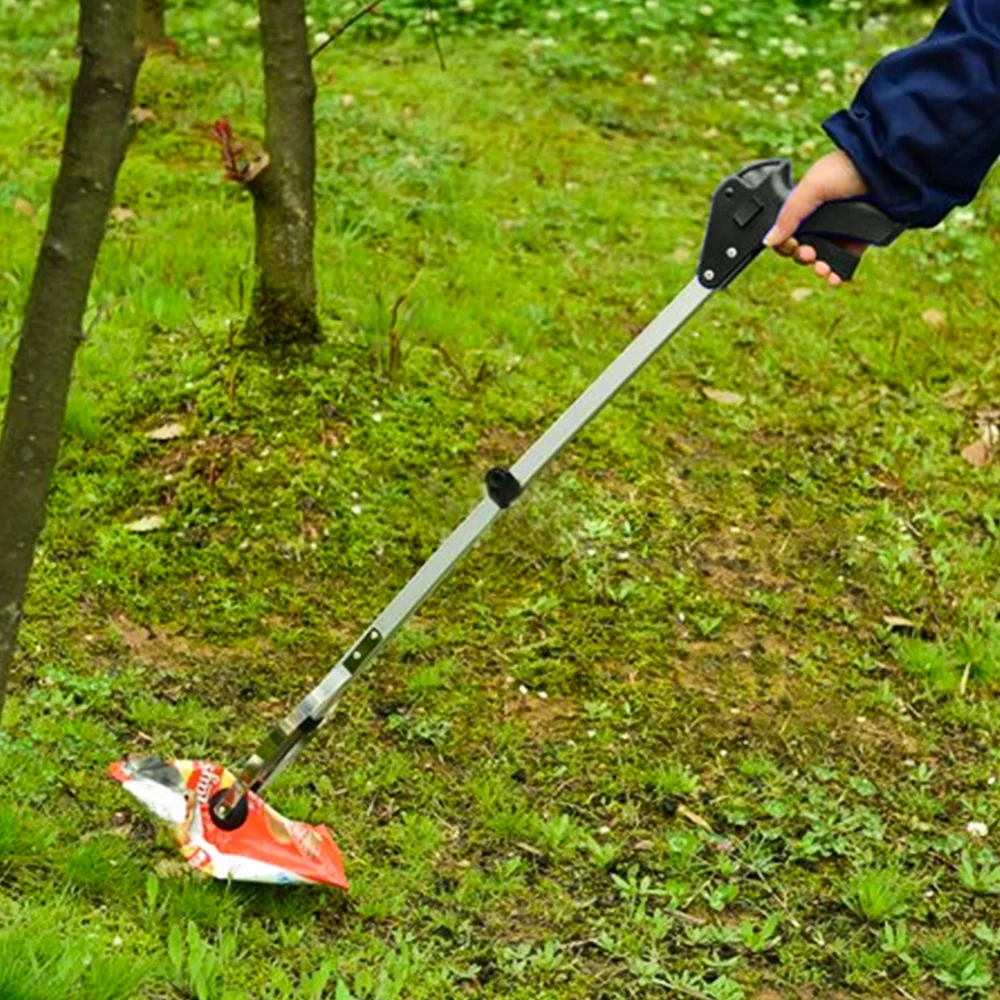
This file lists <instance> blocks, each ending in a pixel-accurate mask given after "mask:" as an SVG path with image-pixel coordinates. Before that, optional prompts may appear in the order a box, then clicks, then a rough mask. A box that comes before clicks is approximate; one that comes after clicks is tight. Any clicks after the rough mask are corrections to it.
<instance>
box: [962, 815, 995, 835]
mask: <svg viewBox="0 0 1000 1000" xmlns="http://www.w3.org/2000/svg"><path fill="white" fill-rule="evenodd" d="M965 829H966V831H967V833H968V834H969V836H970V837H985V836H986V835H987V834H988V833H989V832H990V828H989V827H988V826H987V825H986V824H985V823H980V822H979V821H978V820H975V819H974V820H972V822H970V823H967V824H966V825H965Z"/></svg>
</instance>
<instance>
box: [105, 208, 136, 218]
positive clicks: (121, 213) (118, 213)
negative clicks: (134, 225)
mask: <svg viewBox="0 0 1000 1000" xmlns="http://www.w3.org/2000/svg"><path fill="white" fill-rule="evenodd" d="M108 214H109V215H110V216H111V218H112V219H113V220H114V221H115V222H130V221H131V220H132V219H134V218H135V212H133V211H132V209H131V208H126V207H125V206H124V205H115V207H114V208H113V209H111V211H110V212H109V213H108Z"/></svg>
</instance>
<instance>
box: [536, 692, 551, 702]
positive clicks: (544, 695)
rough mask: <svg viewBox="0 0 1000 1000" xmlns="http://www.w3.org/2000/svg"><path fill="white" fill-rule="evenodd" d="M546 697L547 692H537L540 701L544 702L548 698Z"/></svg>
mask: <svg viewBox="0 0 1000 1000" xmlns="http://www.w3.org/2000/svg"><path fill="white" fill-rule="evenodd" d="M548 696H549V692H548V691H539V692H538V697H539V698H541V699H542V701H545V699H546V698H548Z"/></svg>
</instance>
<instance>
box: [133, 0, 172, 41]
mask: <svg viewBox="0 0 1000 1000" xmlns="http://www.w3.org/2000/svg"><path fill="white" fill-rule="evenodd" d="M166 7H167V0H139V37H140V38H141V39H142V43H143V45H145V46H146V47H147V48H162V47H163V46H165V45H166V44H167V26H166V14H165V12H166Z"/></svg>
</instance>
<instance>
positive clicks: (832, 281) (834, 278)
mask: <svg viewBox="0 0 1000 1000" xmlns="http://www.w3.org/2000/svg"><path fill="white" fill-rule="evenodd" d="M826 280H827V282H828V283H829V285H830V287H831V288H839V287H840V286H841V285H842V284H843V283H844V279H843V278H842V277H841V276H840V275H839V274H836V273H833V274H831V275H830V277H828V278H827V279H826Z"/></svg>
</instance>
